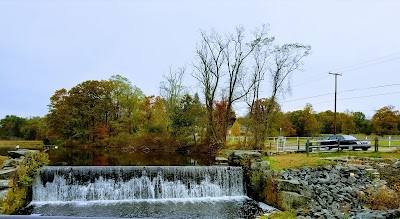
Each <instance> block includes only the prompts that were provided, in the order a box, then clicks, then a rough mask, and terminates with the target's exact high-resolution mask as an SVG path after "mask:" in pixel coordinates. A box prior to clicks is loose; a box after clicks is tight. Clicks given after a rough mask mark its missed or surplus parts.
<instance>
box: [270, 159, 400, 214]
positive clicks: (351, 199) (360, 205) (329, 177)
mask: <svg viewBox="0 0 400 219" xmlns="http://www.w3.org/2000/svg"><path fill="white" fill-rule="evenodd" d="M392 161H394V160H392ZM374 165H375V164H373V163H371V162H366V163H365V164H363V165H361V164H349V163H339V164H337V165H334V166H324V167H315V168H302V169H299V170H286V171H283V172H281V177H282V179H283V180H284V181H283V182H286V184H289V185H291V186H286V188H281V190H289V191H284V193H293V194H292V196H298V198H297V199H296V200H300V201H297V203H296V202H295V204H296V206H295V207H298V209H297V210H298V218H360V219H361V218H362V219H365V218H399V217H400V209H397V210H379V211H376V210H375V211H374V210H371V209H369V208H368V207H367V206H366V204H365V203H364V201H363V198H362V197H363V195H365V191H366V190H367V189H368V188H374V189H379V188H382V187H384V186H385V184H386V182H385V181H382V180H380V179H379V173H378V172H377V170H376V169H374ZM378 165H382V164H379V162H378ZM385 165H391V167H394V168H398V167H399V161H397V160H396V161H394V162H393V163H392V164H387V163H385ZM278 185H282V181H281V183H278ZM278 187H279V186H278ZM280 187H282V186H280ZM284 196H287V194H284ZM299 197H300V198H299ZM283 200H285V199H283ZM289 200H293V198H290V199H289Z"/></svg>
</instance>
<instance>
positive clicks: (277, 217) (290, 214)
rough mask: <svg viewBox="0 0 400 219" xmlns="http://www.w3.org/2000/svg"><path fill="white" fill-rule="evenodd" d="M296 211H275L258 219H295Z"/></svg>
mask: <svg viewBox="0 0 400 219" xmlns="http://www.w3.org/2000/svg"><path fill="white" fill-rule="evenodd" d="M296 215H297V213H296V211H295V210H290V211H277V212H273V213H271V214H269V215H267V216H262V217H260V219H294V218H296Z"/></svg>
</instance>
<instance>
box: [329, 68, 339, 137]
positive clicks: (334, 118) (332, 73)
mask: <svg viewBox="0 0 400 219" xmlns="http://www.w3.org/2000/svg"><path fill="white" fill-rule="evenodd" d="M329 74H330V75H334V76H335V114H334V117H333V127H334V128H333V134H334V135H336V97H337V76H338V75H339V76H342V74H339V73H334V72H329Z"/></svg>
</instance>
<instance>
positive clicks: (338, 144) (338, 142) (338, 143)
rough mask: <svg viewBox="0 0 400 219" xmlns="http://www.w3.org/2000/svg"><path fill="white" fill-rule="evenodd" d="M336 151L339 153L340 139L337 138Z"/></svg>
mask: <svg viewBox="0 0 400 219" xmlns="http://www.w3.org/2000/svg"><path fill="white" fill-rule="evenodd" d="M337 152H338V154H339V153H340V140H339V139H338V140H337Z"/></svg>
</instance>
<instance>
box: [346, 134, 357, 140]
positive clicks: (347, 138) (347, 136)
mask: <svg viewBox="0 0 400 219" xmlns="http://www.w3.org/2000/svg"><path fill="white" fill-rule="evenodd" d="M343 138H344V139H346V140H357V138H355V137H354V136H351V135H343Z"/></svg>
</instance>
